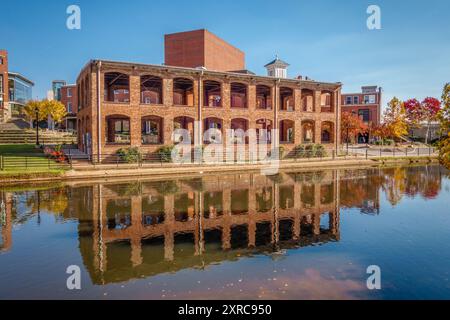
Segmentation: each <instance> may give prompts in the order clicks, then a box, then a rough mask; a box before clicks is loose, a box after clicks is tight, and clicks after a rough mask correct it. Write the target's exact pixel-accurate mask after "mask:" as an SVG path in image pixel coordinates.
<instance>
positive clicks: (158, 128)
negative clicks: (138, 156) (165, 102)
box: [141, 116, 164, 144]
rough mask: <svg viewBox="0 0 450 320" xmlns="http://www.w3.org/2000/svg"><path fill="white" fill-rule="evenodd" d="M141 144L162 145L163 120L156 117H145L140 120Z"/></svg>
mask: <svg viewBox="0 0 450 320" xmlns="http://www.w3.org/2000/svg"><path fill="white" fill-rule="evenodd" d="M141 129H142V131H141V132H142V133H141V138H142V144H162V142H163V131H164V130H163V119H162V118H161V117H158V116H146V117H142V119H141Z"/></svg>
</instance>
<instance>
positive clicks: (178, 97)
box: [173, 78, 194, 106]
mask: <svg viewBox="0 0 450 320" xmlns="http://www.w3.org/2000/svg"><path fill="white" fill-rule="evenodd" d="M173 104H174V105H176V106H193V105H194V82H193V81H192V80H190V79H186V78H175V79H173Z"/></svg>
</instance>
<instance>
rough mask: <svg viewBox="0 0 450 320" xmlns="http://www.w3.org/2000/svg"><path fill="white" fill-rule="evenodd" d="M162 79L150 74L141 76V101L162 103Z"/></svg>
mask: <svg viewBox="0 0 450 320" xmlns="http://www.w3.org/2000/svg"><path fill="white" fill-rule="evenodd" d="M162 92H163V81H162V79H161V78H159V77H154V76H151V75H146V76H141V103H142V104H162V102H163V99H162Z"/></svg>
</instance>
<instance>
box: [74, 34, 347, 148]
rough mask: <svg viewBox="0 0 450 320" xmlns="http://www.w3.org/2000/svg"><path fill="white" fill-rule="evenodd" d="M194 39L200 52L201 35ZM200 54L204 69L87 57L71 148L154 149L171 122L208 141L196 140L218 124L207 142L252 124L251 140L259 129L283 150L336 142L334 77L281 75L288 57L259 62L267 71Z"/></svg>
mask: <svg viewBox="0 0 450 320" xmlns="http://www.w3.org/2000/svg"><path fill="white" fill-rule="evenodd" d="M197 33H198V32H197V31H195V32H194V34H197ZM201 33H203V34H204V35H205V34H208V33H205V32H203V31H202V32H201ZM187 34H188V35H189V36H192V34H193V33H192V32H188V33H187ZM169 36H170V35H169ZM177 37H179V35H177ZM182 37H186V35H185V34H182ZM199 41H200V42H199V43H197V44H196V46H197V47H199V49H198V50H200V51H201V50H203V49H202V48H204V47H205V46H207V43H208V42H209V40H204V41H203V42H202V41H201V40H199ZM220 41H222V42H223V40H220ZM192 46H194V45H192ZM166 49H167V36H166ZM170 50H171V49H170ZM170 50H169V51H170ZM218 51H220V50H218ZM166 54H167V50H166ZM180 54H181V55H183V54H185V53H180ZM186 54H187V55H188V57H186V58H185V59H181V60H180V61H186V59H188V58H189V53H186ZM211 54H214V53H213V52H211ZM169 55H170V54H169ZM204 61H206V63H205V64H206V65H207V66H208V67H209V68H212V69H211V70H210V69H209V68H207V67H205V66H202V67H201V68H191V67H186V66H185V65H184V63H181V62H176V61H173V62H172V63H171V64H175V63H180V64H182V66H173V65H172V66H169V65H167V63H166V65H163V66H161V65H144V64H135V63H123V62H114V61H103V60H93V61H90V62H89V63H88V64H87V65H86V66H85V67H84V68H83V70H82V71H81V73H80V75H79V76H78V79H77V94H78V114H77V121H78V123H77V127H78V143H79V149H81V150H82V151H84V152H86V153H89V154H101V155H108V154H114V153H116V152H117V151H118V150H119V149H121V148H124V147H127V146H129V147H139V148H140V149H141V151H142V152H143V153H144V154H147V153H154V152H155V151H157V150H158V149H159V148H160V147H161V146H163V145H173V144H176V143H178V142H180V137H179V136H177V135H174V134H173V132H174V129H185V130H187V131H188V132H189V133H190V140H191V141H192V142H193V143H194V142H195V144H196V145H199V144H204V143H210V142H211V141H212V140H211V139H209V140H208V141H205V139H204V138H205V137H204V133H205V132H206V131H208V130H209V129H217V130H218V131H220V133H221V135H219V136H220V137H219V139H216V140H215V141H214V142H216V143H217V142H219V143H225V144H227V143H230V142H236V139H238V137H236V136H235V135H234V133H235V132H242V131H241V130H243V131H244V132H246V131H247V130H249V129H253V130H254V132H256V135H257V141H261V137H262V135H264V139H265V140H267V141H268V143H269V144H271V146H272V147H273V148H275V147H277V146H278V145H281V146H282V147H283V150H284V153H285V152H290V151H292V150H293V149H294V148H295V146H297V145H300V144H310V143H316V144H324V145H325V146H327V147H328V148H329V149H338V147H339V145H340V135H339V134H338V132H339V130H340V128H339V127H340V101H341V84H340V83H325V82H316V81H310V80H302V79H288V78H287V66H288V64H287V63H285V62H283V61H281V60H279V59H278V58H277V59H275V60H274V61H272V62H271V63H269V64H267V65H266V68H267V70H268V76H257V75H255V74H253V73H251V72H248V71H245V63H244V59H242V60H240V61H239V64H234V62H233V63H231V66H229V67H230V68H231V69H234V67H236V68H239V70H235V71H233V72H231V71H230V72H225V71H217V70H215V69H220V68H221V67H220V66H217V65H216V66H215V65H214V64H212V65H211V64H208V61H215V60H214V59H213V58H208V59H206V60H204ZM166 62H167V61H166ZM196 64H197V62H195V63H194V64H193V65H196ZM226 69H228V67H227V68H226ZM277 75H278V76H277ZM280 75H281V76H280ZM195 128H197V130H196V131H195ZM240 129H241V130H240ZM273 129H277V131H273ZM217 130H216V132H217ZM228 130H231V132H232V133H233V136H230V137H227V136H226V135H227V133H229V131H228ZM194 131H195V132H194ZM272 132H273V133H274V134H272ZM276 132H278V133H279V134H278V136H276V135H275V133H276ZM227 140H230V141H227ZM231 140H232V141H231ZM247 140H248V139H246V141H245V142H246V143H247V144H248V143H249V142H248V141H247ZM241 141H242V142H244V141H243V140H241Z"/></svg>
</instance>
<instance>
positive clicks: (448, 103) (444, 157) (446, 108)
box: [439, 83, 450, 168]
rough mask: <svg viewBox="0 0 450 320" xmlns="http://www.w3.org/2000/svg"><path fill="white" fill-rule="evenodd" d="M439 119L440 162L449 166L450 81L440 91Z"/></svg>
mask: <svg viewBox="0 0 450 320" xmlns="http://www.w3.org/2000/svg"><path fill="white" fill-rule="evenodd" d="M439 121H440V123H441V134H442V136H443V138H442V141H441V142H440V143H439V156H440V159H441V162H442V164H443V165H444V166H446V167H447V168H450V83H447V84H446V85H445V86H444V90H443V91H442V109H441V111H440V112H439Z"/></svg>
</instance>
